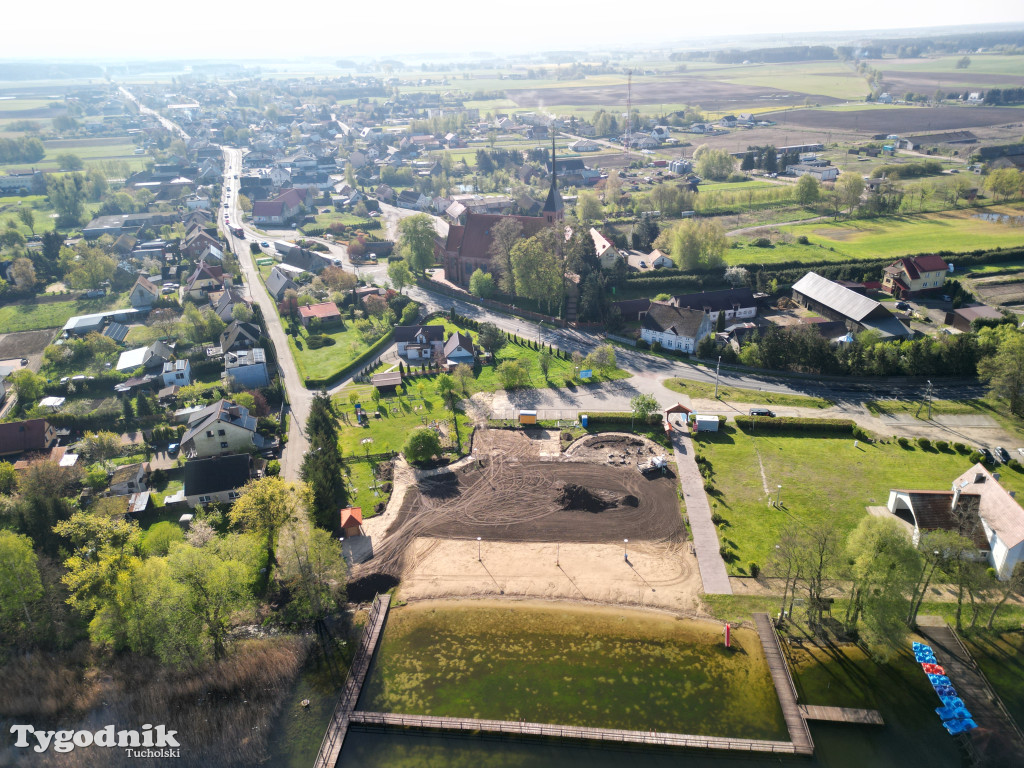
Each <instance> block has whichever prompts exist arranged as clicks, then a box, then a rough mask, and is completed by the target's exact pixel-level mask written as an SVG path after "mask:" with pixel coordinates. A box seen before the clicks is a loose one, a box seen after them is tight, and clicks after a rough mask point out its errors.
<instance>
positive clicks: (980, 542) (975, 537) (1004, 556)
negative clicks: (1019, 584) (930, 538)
mask: <svg viewBox="0 0 1024 768" xmlns="http://www.w3.org/2000/svg"><path fill="white" fill-rule="evenodd" d="M887 507H888V509H889V511H890V512H891V513H892V514H893V515H895V516H896V517H898V518H900V519H901V520H903V521H904V522H906V523H907V524H908V527H910V529H911V532H912V536H913V540H914V543H915V544H917V543H918V542H919V540H920V535H921V533H922V532H925V531H931V530H938V529H941V530H947V531H954V532H956V533H959V534H960V535H962V536H966V537H967V538H969V539H971V540H972V541H973V542H974V545H975V546H976V547H977V548H978V551H979V554H981V555H984V557H985V558H986V559H987V560H988V562H989V564H990V565H991V566H992V567H993V568H994V569H995V571H996V573H997V574H998V575H999V578H1000V579H1007V578H1009V576H1010V574H1011V573H1013V569H1014V566H1016V565H1017V563H1019V562H1020V561H1021V560H1022V559H1024V509H1022V508H1021V505H1020V502H1018V501H1017V499H1016V497H1015V493H1014V492H1013V491H1007V490H1006V488H1004V487H1003V486H1002V485H1000V483H999V476H998V475H993V474H992V473H991V472H989V471H988V470H987V469H986V468H985V466H984V465H983V464H975V465H974V466H973V467H971V468H970V469H968V470H967V471H966V472H964V473H963V474H962V475H960V476H959V477H958V478H956V479H955V480H953V482H952V487H951V489H950V490H949V491H912V490H899V489H894V490H891V491H889V502H888V504H887Z"/></svg>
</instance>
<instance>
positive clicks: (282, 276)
mask: <svg viewBox="0 0 1024 768" xmlns="http://www.w3.org/2000/svg"><path fill="white" fill-rule="evenodd" d="M304 272H305V270H303V269H299V268H298V267H291V266H289V265H287V264H276V265H274V268H273V269H272V270H270V274H269V275H268V276H267V293H269V294H270V295H271V296H272V297H273V298H274V301H280V300H281V299H282V298H283V297H284V293H285V291H291V290H295V289H296V288H297V287H298V286H297V284H296V283H295V280H297V279H298V277H299V275H302V274H303V273H304Z"/></svg>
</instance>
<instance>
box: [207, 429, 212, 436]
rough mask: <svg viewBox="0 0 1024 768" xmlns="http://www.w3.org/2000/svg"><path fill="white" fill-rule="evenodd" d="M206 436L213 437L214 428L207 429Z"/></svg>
mask: <svg viewBox="0 0 1024 768" xmlns="http://www.w3.org/2000/svg"><path fill="white" fill-rule="evenodd" d="M206 436H207V437H213V430H212V429H209V430H207V431H206Z"/></svg>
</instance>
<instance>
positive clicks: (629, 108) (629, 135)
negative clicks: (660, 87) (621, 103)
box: [626, 69, 633, 169]
mask: <svg viewBox="0 0 1024 768" xmlns="http://www.w3.org/2000/svg"><path fill="white" fill-rule="evenodd" d="M632 146H633V70H632V69H630V70H627V71H626V168H627V169H628V168H629V166H630V165H631V163H630V159H631V158H630V150H631V149H632Z"/></svg>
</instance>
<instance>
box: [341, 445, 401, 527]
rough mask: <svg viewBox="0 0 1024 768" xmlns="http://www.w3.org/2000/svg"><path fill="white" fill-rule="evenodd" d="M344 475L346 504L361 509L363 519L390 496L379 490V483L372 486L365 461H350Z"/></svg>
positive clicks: (371, 473) (370, 514)
mask: <svg viewBox="0 0 1024 768" xmlns="http://www.w3.org/2000/svg"><path fill="white" fill-rule="evenodd" d="M373 450H374V451H376V450H377V447H376V446H374V447H373ZM357 453H358V452H357ZM345 477H346V479H347V480H348V488H349V493H350V496H349V499H348V505H349V506H350V507H359V508H360V509H362V510H363V519H364V520H368V519H369V518H371V517H373V516H374V514H376V513H375V512H374V508H375V507H376V506H377V505H378V504H380V503H381V502H385V503H386V502H387V500H388V499H389V498H390V497H391V494H390V493H385V492H384V491H383V490H381V488H380V483H378V484H377V486H378V487H377V488H374V483H373V479H374V478H373V470H372V469H371V466H370V464H369V463H367V462H365V461H352V462H349V463H348V464H346V465H345Z"/></svg>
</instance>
